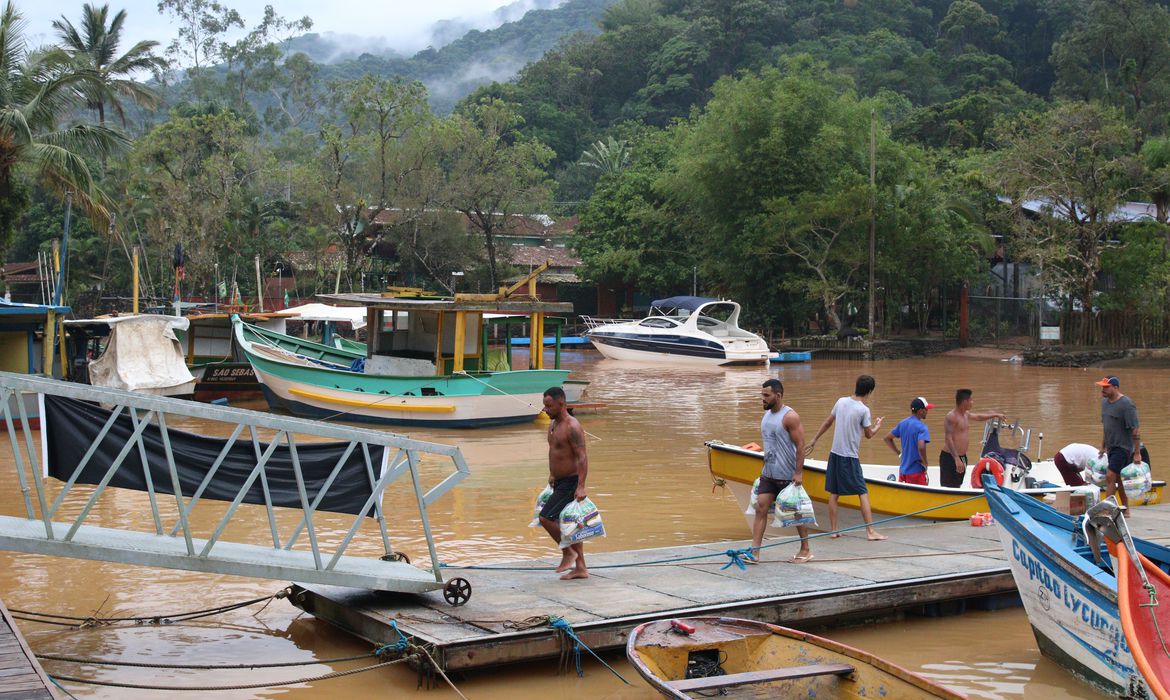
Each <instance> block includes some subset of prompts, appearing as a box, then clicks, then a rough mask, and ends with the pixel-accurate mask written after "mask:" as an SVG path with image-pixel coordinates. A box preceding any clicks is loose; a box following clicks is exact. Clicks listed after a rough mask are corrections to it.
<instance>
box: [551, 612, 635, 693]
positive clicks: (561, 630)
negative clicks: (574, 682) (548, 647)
mask: <svg viewBox="0 0 1170 700" xmlns="http://www.w3.org/2000/svg"><path fill="white" fill-rule="evenodd" d="M548 624H549V627H552V628H553V629H555V630H556V631H557V632H558V634H559V635H560V637H561V666H562V668H563V667H565V666H567V665H568V658H567V657H568V656H569V655H570V653H571V655H572V658H573V662H574V663H575V664H576V666H577V677H578V678H584V677H585V669H583V668H582V667H581V650H582V649H584V650H585V651H587V652H589V653H590V654H591V655H592V656H593V658H595V659H597V660H598V661H600V662H601V665H602V666H605V667H606V668H608V669H609V672H610V673H612V674H613V675H615V676H617V677H618V678H619V679H620V680H621V682H622V683H625V684H626V685H630V682H629V681H627V680H626V679H625V678H622V674H620V673H618V672H617V671H616V670H615V669H614V667H613V666H610V665H609V664H607V663H605V660H604V659H602V658H601V657H600V656H598V655H597V652H595V651H593V650H592V649H590V648H589V647H588V646H587V645H586V644H585V642H582V641H581V638H580V637H578V636H577V633H576V632H574V631H573V626H572V625H570V624H569V621H568V620H566V619H565V618H563V617H556V616H550V617H549V620H548ZM566 638H567V639H571V640H573V648H572V651H571V652H570V651H569V649H568V647H567V645H566V644H565V640H566Z"/></svg>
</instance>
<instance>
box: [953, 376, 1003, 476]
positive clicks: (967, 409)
mask: <svg viewBox="0 0 1170 700" xmlns="http://www.w3.org/2000/svg"><path fill="white" fill-rule="evenodd" d="M974 405H975V399H972V398H971V390H970V389H959V390H958V391H956V392H955V407H954V408H953V409H951V412H950V413H948V414H947V417H946V418H945V419H944V420H943V435H944V436H945V438H944V441H943V451H942V454H940V455H939V457H938V474H939V481H940V482H941V483H942V485H943V486H949V487H951V488H959V487H961V486H962V485H963V479H964V478H965V477H966V476H967V448H968V447H969V446H970V443H971V436H970V421H972V420H991V419H992V418H998V419H1000V420H1001V421H1006V420H1007V416H1005V415H1004V414H1002V413H1000V412H998V411H994V412H992V413H972V412H971V407H972V406H974Z"/></svg>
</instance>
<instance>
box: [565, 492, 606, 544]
mask: <svg viewBox="0 0 1170 700" xmlns="http://www.w3.org/2000/svg"><path fill="white" fill-rule="evenodd" d="M594 537H605V526H604V525H602V524H601V513H599V512H598V511H597V506H595V505H593V501H591V500H589V499H588V498H583V499H581V500H580V501H569V505H567V506H565V509H564V510H562V511H561V549H565V548H566V547H570V546H572V545H575V544H577V543H578V542H584V541H585V540H588V539H592V538H594Z"/></svg>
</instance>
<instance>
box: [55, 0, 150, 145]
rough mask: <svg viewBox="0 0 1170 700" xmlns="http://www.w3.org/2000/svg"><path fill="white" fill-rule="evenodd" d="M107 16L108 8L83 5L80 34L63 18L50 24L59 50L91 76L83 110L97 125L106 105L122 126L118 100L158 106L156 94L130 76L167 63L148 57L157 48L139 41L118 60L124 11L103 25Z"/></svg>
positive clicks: (100, 121) (146, 105) (121, 108)
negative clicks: (93, 116)
mask: <svg viewBox="0 0 1170 700" xmlns="http://www.w3.org/2000/svg"><path fill="white" fill-rule="evenodd" d="M109 14H110V6H109V5H102V6H101V7H94V6H93V5H90V4H86V5H84V6H82V10H81V30H80V31H78V29H77V28H76V27H74V26H73V23H72V22H70V21H69V20H68V19H66V18H65V16H64V15H62V16H61V19H59V20H55V21H54V22H53V28H54V29H56V30H57V36H58V37H60V39H61V43H62V46H61V48H62V49H63V50H64V51H65V53H66V54H67V55H68V56H69V57H70V58H71V59H72V61H73V62H74V64H75V66H76V68H77V69H79V70H85V71H89V72H91V73H92V75H91V76H90V78H89V80H88V81H87V83H88V85H87V87H86V88H85V90H84V94H85V99H86V106H87V107H89V108H90V109H92V110H94V111H96V112H97V115H98V123H99V124H105V123H106V105H107V104H109V106H110V108H111V109H112V110H113V111H114V113H115V114H116V115H117V116H118V119H119V120H121V122H122V125H123V126H125V124H126V113H125V110H124V109H123V107H122V101H121V98H129V99H130V100H133V101H134V102H135V103H136V104H139V105H142V106H144V107H151V108H153V107H155V106H157V105H158V102H159V96H158V93H156V92H155V91H154V90H152V89H150V88H149V87H147V86H145V85H143V84H142V83H139V82H137V81H135V80H133V76H134V75H135V74H137V73H140V72H143V71H150V72H157V71H159V70H162V69H163V68H165V67H166V65H167V63H166V61H165V60H164V59H162V58H160V57H158V56H155V55H154V54H153V53H151V52H152V51H153V50H154V48H155V47H156V46H158V42H157V41H140V42H138V43H137V44H135V45H134V46H133V47H131V49H130V50H129V51H127V52H126V53H124V54H122V55H121V56H119V55H118V44H120V43H121V41H122V25H123V24H124V23H125V21H126V11H125V10H121V11H119V12H118V14H116V15H114V19H113V20H112V21H110V22H109V24H106V20H107V19H108V17H109Z"/></svg>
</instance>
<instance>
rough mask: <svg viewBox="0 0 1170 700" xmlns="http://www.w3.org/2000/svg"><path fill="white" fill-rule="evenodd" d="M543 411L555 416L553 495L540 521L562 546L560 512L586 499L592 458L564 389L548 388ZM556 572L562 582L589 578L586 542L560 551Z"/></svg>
mask: <svg viewBox="0 0 1170 700" xmlns="http://www.w3.org/2000/svg"><path fill="white" fill-rule="evenodd" d="M544 412H545V413H547V414H548V417H549V418H551V419H552V423H551V424H550V425H549V426H548V485H549V486H551V487H552V489H553V494H552V495H551V496H549V498H548V501H546V502H545V504H544V508H542V509H541V510H540V524H541V526H542V527H544V529H545V531H546V532H548V534H549V536H550V537H552V538H553V541H554V542H556V543H557V545H558V546H559V545H560V542H561V524H560V516H561V511H562V510H564V509H565V506H567V505H569V502H570V501H572V500H574V499H575V500H578V501H580V500H582V499H583V498H585V477H586V476H587V475H588V474H589V457H588V456H587V455H586V454H585V430H584V428H582V427H581V424H580V423H579V422H578V421H577V419H576V418H574V417H573V416H572V415H571V414H570V413H569V409H568V408H566V407H565V391H564V389H561V388H560V387H559V386H554V387H552V388H550V389H547V390H545V392H544ZM557 572H564V575H563V576H561V580H562V581H567V580H569V579H576V578H589V570H588V569H586V568H585V545H584V543H582V542H578V543H577V544H574V545H572V546H570V547H566V548H565V549H562V550H561V563H560V564H559V565H557Z"/></svg>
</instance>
